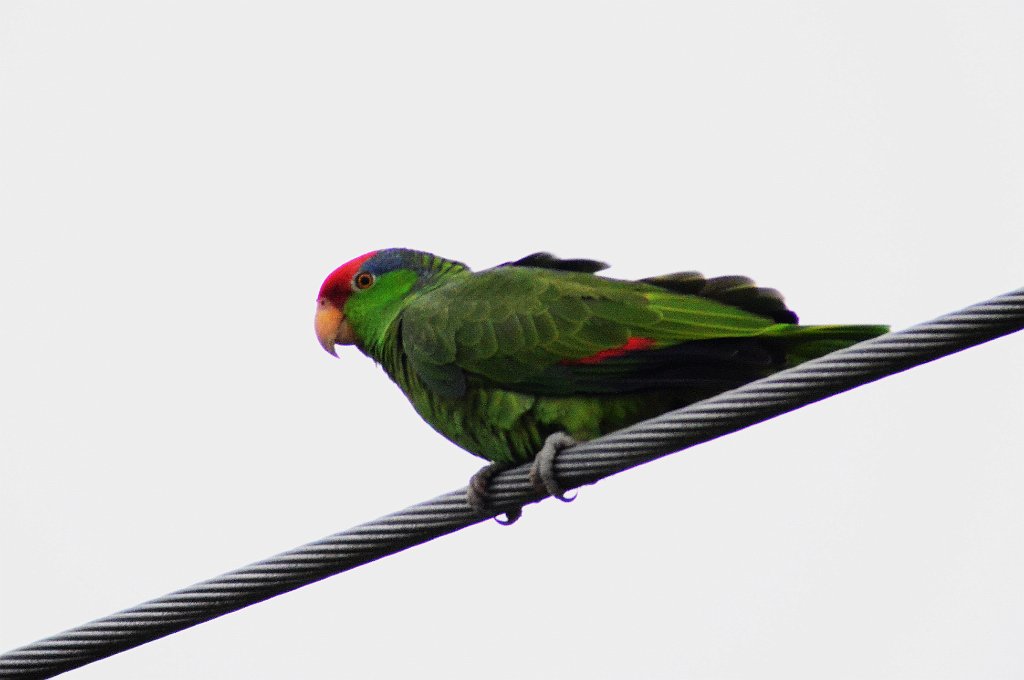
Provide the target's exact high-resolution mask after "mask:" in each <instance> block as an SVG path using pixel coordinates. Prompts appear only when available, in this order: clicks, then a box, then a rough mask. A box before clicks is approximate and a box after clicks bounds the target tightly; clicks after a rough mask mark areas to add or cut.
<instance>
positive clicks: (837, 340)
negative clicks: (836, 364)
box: [766, 325, 889, 367]
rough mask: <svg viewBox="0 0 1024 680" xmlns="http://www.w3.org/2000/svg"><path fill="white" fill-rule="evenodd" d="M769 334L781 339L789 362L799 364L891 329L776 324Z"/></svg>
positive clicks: (876, 326)
mask: <svg viewBox="0 0 1024 680" xmlns="http://www.w3.org/2000/svg"><path fill="white" fill-rule="evenodd" d="M767 330H768V332H767V333H766V335H770V336H771V337H772V338H773V339H776V340H779V341H780V342H781V344H782V346H783V348H784V349H785V351H786V366H787V367H791V366H796V365H797V364H802V363H803V362H805V361H808V360H810V359H817V358H818V357H821V356H825V355H826V354H828V353H830V352H835V351H836V350H840V349H845V348H847V347H849V346H850V345H855V344H857V343H858V342H863V341H864V340H870V339H871V338H876V337H878V336H879V335H884V334H885V333H888V332H889V327H888V326H878V325H871V326H869V325H864V326H788V325H787V326H782V325H778V326H772V327H771V328H770V329H767Z"/></svg>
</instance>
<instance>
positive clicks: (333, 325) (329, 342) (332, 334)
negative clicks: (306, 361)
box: [313, 298, 356, 356]
mask: <svg viewBox="0 0 1024 680" xmlns="http://www.w3.org/2000/svg"><path fill="white" fill-rule="evenodd" d="M313 328H315V329H316V339H317V340H319V341H320V346H321V347H323V348H324V349H325V350H327V353H328V354H333V355H334V356H338V353H337V352H336V351H335V350H334V346H335V345H351V344H353V343H355V341H356V337H355V335H354V334H353V333H352V327H351V326H349V325H348V322H347V321H346V320H345V314H344V312H342V311H341V310H340V309H339V308H338V306H337V305H335V304H334V303H333V302H331V301H330V300H328V299H326V298H320V299H319V300H317V301H316V319H315V320H314V322H313Z"/></svg>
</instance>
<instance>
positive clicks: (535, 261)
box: [498, 253, 608, 274]
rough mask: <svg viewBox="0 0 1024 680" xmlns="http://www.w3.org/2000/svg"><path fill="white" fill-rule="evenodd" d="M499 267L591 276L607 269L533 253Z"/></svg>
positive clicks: (601, 264) (588, 262)
mask: <svg viewBox="0 0 1024 680" xmlns="http://www.w3.org/2000/svg"><path fill="white" fill-rule="evenodd" d="M498 266H499V267H533V268H535V269H554V270H557V271H563V272H583V273H585V274H593V273H595V272H599V271H603V270H605V269H608V265H607V264H605V263H604V262H599V261H597V260H584V259H573V260H563V259H561V258H558V257H555V256H554V255H552V254H551V253H533V254H532V255H527V256H526V257H522V258H519V259H518V260H516V261H515V262H506V263H505V264H499V265H498Z"/></svg>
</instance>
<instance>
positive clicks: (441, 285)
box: [315, 248, 888, 521]
mask: <svg viewBox="0 0 1024 680" xmlns="http://www.w3.org/2000/svg"><path fill="white" fill-rule="evenodd" d="M606 268H607V265H605V264H604V263H601V262H596V261H593V260H583V259H570V260H564V259H558V258H556V257H554V256H552V255H550V254H548V253H536V254H533V255H529V256H527V257H524V258H522V259H520V260H516V261H515V262H508V263H505V264H502V265H499V266H497V267H494V268H492V269H487V270H485V271H481V272H473V271H471V270H470V269H469V268H468V267H467V266H466V265H464V264H462V263H461V262H456V261H453V260H447V259H444V258H442V257H438V256H436V255H432V254H430V253H425V252H420V251H416V250H409V249H405V248H388V249H384V250H376V251H373V252H370V253H366V254H365V255H362V256H360V257H357V258H355V259H354V260H351V261H350V262H348V263H346V264H344V265H342V266H340V267H338V268H337V269H335V270H334V271H333V272H332V273H331V274H330V275H329V276H328V277H327V278H326V279H325V280H324V282H323V285H322V286H321V288H320V292H319V295H318V297H317V311H316V320H315V330H316V335H317V338H318V340H319V341H320V344H321V346H323V348H324V349H325V350H327V351H328V352H329V353H331V354H333V355H335V356H337V354H336V351H335V345H355V346H356V347H357V348H358V349H359V350H360V351H362V352H363V353H364V354H366V355H367V356H369V357H371V358H372V359H373V360H374V361H376V362H377V363H379V364H380V365H381V366H382V367H383V368H384V370H385V372H387V374H388V376H389V377H390V378H391V379H392V380H393V381H395V383H397V384H398V386H399V387H400V388H401V390H402V391H403V392H404V393H405V395H406V396H407V397H408V398H409V401H410V402H411V403H412V406H413V408H415V409H416V412H417V413H419V415H420V416H421V417H422V418H423V419H424V420H425V421H427V423H429V424H430V425H431V427H433V428H434V429H435V430H437V431H438V432H439V433H440V434H442V435H443V436H444V437H446V438H448V439H449V440H450V441H452V442H453V443H455V444H456V445H458V446H460V447H462V448H463V449H465V450H467V451H469V452H470V453H473V454H475V455H477V456H480V457H481V458H484V459H487V460H488V461H491V463H492V464H491V465H489V466H487V467H485V468H484V469H483V470H481V471H480V472H479V473H477V475H475V476H474V478H473V479H472V480H471V482H470V487H469V488H470V502H471V503H472V504H473V505H474V506H475V507H476V508H477V509H479V510H484V509H486V507H487V506H486V489H487V484H488V481H489V480H490V478H491V477H492V476H493V475H494V474H495V473H496V472H497V471H499V470H501V469H504V468H507V467H510V466H513V465H516V464H520V463H524V462H528V461H531V460H534V461H535V462H534V467H533V472H532V474H531V478H532V479H533V480H534V484H535V485H536V486H537V487H538V489H539V490H541V491H546V492H547V493H550V494H551V495H554V496H556V497H559V498H562V499H563V500H567V499H565V498H564V497H563V496H562V490H561V488H560V486H559V485H558V482H557V479H556V478H555V475H554V465H553V462H554V456H555V455H556V454H557V451H558V450H560V449H561V448H564V447H565V446H567V445H571V444H573V443H575V442H576V441H580V440H587V439H593V438H595V437H597V436H599V435H602V434H605V433H607V432H611V431H613V430H617V429H619V428H622V427H625V426H627V425H630V424H632V423H636V422H638V421H640V420H644V419H646V418H650V417H653V416H655V415H658V414H660V413H664V412H666V411H669V410H671V409H675V408H679V407H682V406H685V405H687V404H691V403H693V402H695V401H699V400H701V399H705V398H707V397H710V396H712V395H714V394H717V393H719V392H723V391H725V390H729V389H732V388H735V387H738V386H739V385H742V384H744V383H746V382H749V381H751V380H755V379H757V378H761V377H763V376H766V375H769V374H771V373H774V372H775V371H778V370H781V369H783V368H786V367H789V366H794V365H796V364H799V363H801V362H803V361H806V360H808V359H812V358H814V357H819V356H822V355H823V354H827V353H829V352H832V351H835V350H837V349H841V348H843V347H847V346H849V345H852V344H854V343H856V342H860V341H861V340H866V339H868V338H873V337H875V336H877V335H881V334H882V333H885V332H886V331H887V330H888V327H887V326H879V325H863V326H800V325H797V316H796V314H794V313H793V312H792V311H790V310H789V309H787V308H786V305H785V303H784V302H783V298H782V296H781V295H780V294H779V293H778V291H775V290H773V289H770V288H758V287H756V286H755V285H754V282H753V281H751V280H750V279H748V278H746V277H743V276H723V277H718V278H710V279H706V278H704V277H703V276H701V275H700V274H698V273H696V272H683V273H677V274H668V275H665V276H655V277H651V278H646V279H641V280H639V281H624V280H618V279H612V278H607V277H603V276H597V275H596V272H599V271H601V270H603V269H606ZM516 516H518V513H514V514H509V521H514V519H515V517H516Z"/></svg>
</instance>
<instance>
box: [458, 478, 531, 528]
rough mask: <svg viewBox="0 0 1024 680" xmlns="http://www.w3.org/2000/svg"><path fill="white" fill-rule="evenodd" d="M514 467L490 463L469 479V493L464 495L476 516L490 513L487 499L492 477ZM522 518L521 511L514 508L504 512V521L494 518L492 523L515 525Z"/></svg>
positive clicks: (489, 504)
mask: <svg viewBox="0 0 1024 680" xmlns="http://www.w3.org/2000/svg"><path fill="white" fill-rule="evenodd" d="M511 467H514V466H513V465H510V464H508V463H491V464H490V465H485V466H484V467H482V468H480V469H479V470H477V471H476V474H475V475H473V476H472V477H470V478H469V491H468V492H467V493H466V500H467V501H469V504H470V505H471V506H472V507H473V510H474V511H476V514H478V515H489V514H490V511H491V503H490V498H489V493H488V490H489V489H490V486H491V480H492V479H494V475H496V474H498V473H499V472H503V471H505V470H508V469H509V468H511ZM522 516H523V509H522V508H516V509H514V510H508V511H506V512H505V519H501V518H500V517H495V518H494V521H495V522H497V523H498V524H503V525H505V526H508V525H509V524H515V521H516V520H517V519H519V518H520V517H522Z"/></svg>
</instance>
